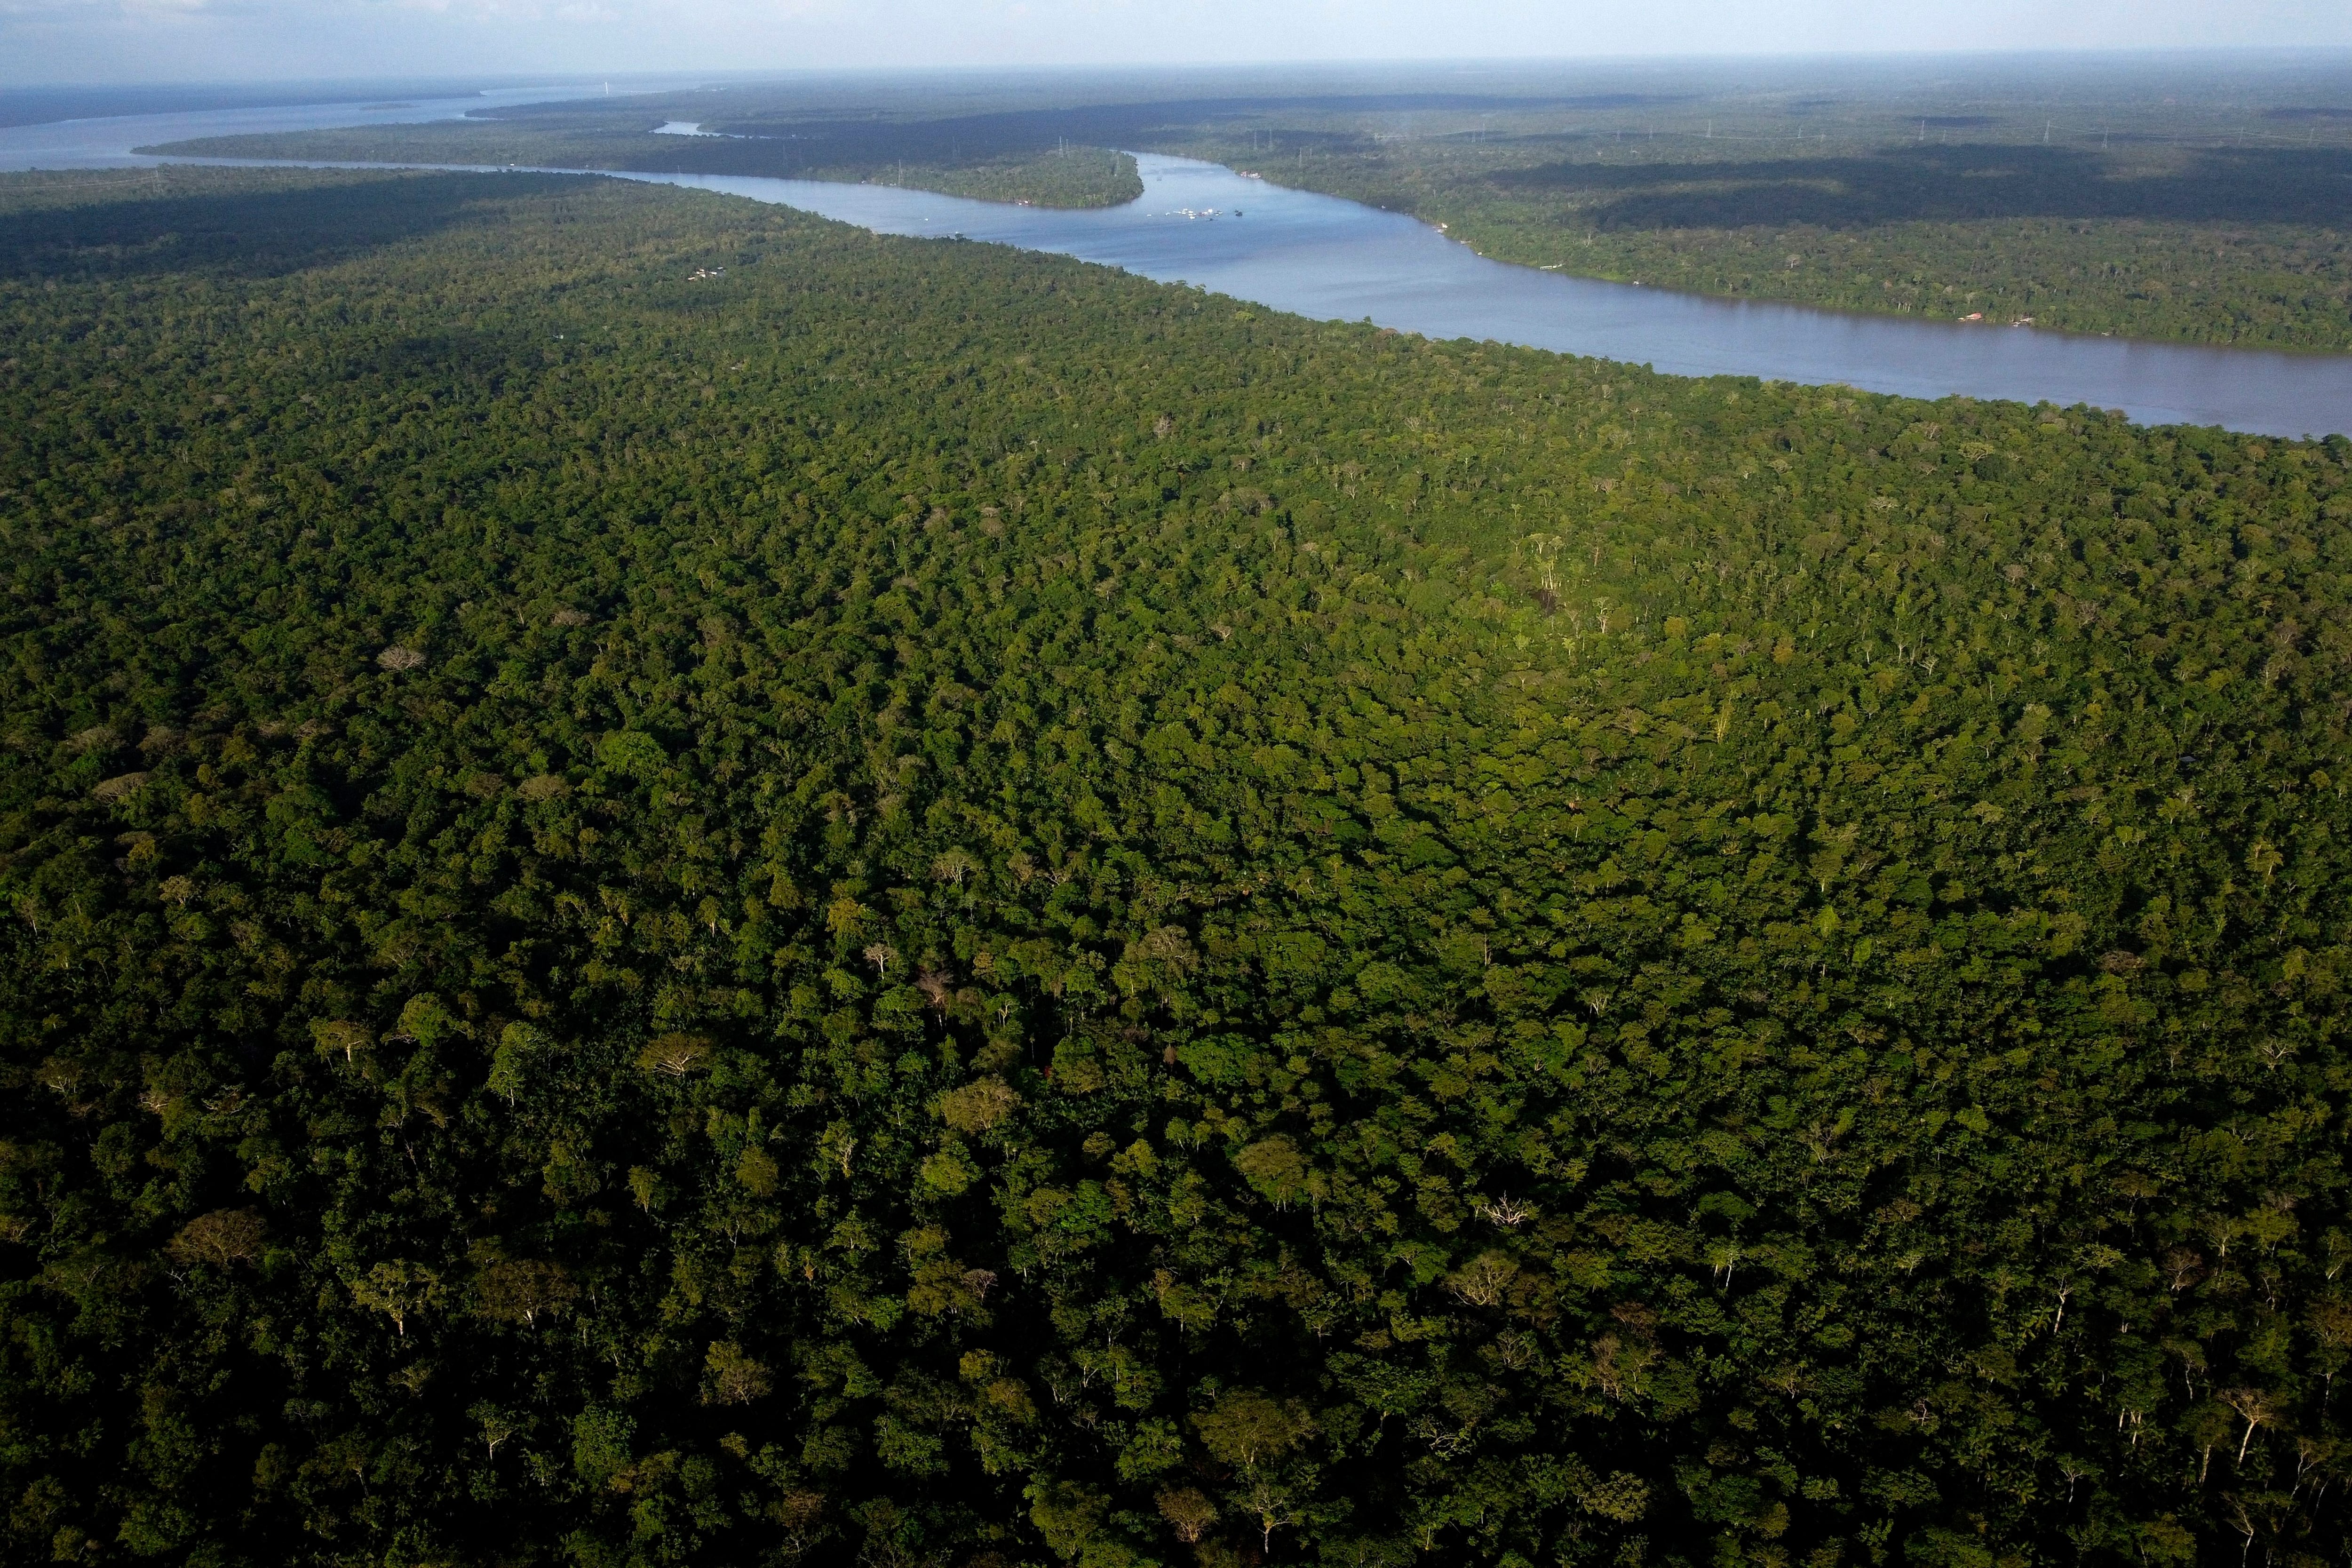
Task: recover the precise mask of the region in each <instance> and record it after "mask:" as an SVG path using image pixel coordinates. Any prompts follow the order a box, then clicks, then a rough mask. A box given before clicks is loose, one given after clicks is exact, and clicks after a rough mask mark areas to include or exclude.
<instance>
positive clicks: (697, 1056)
mask: <svg viewBox="0 0 2352 1568" xmlns="http://www.w3.org/2000/svg"><path fill="white" fill-rule="evenodd" d="M0 349H5V354H0V1530H5V1537H0V1539H5V1556H6V1559H7V1560H8V1561H10V1562H27V1563H30V1562H59V1563H129V1562H133V1561H169V1562H179V1563H202V1564H213V1565H219V1568H242V1565H245V1564H252V1565H255V1568H262V1565H267V1568H282V1565H285V1564H315V1565H318V1568H327V1565H330V1564H348V1563H448V1564H479V1565H482V1568H492V1565H498V1568H516V1565H523V1564H546V1565H549V1568H553V1565H555V1564H558V1563H570V1564H592V1565H598V1568H604V1565H613V1568H621V1565H637V1564H644V1565H647V1568H652V1565H656V1564H661V1565H667V1564H679V1565H684V1564H698V1565H699V1564H711V1565H721V1564H727V1565H732V1564H747V1565H748V1564H761V1565H775V1568H784V1565H789V1564H796V1563H808V1564H830V1563H861V1564H887V1565H892V1568H900V1565H903V1568H915V1565H919V1564H920V1565H929V1564H938V1565H940V1568H1031V1565H1035V1568H1055V1565H1058V1564H1073V1565H1076V1568H1143V1565H1146V1564H1162V1565H1171V1568H1172V1565H1176V1564H1191V1565H1192V1568H1254V1565H1261V1564H1263V1565H1269V1568H1271V1565H1281V1564H1301V1565H1305V1564H1319V1565H1325V1568H1405V1565H1407V1564H1415V1563H1428V1564H1431V1565H1432V1568H1435V1565H1438V1564H1445V1565H1454V1564H1481V1565H1492V1568H1527V1565H1533V1564H1544V1565H1561V1564H1568V1565H1573V1564H1584V1563H1592V1564H1689V1565H1692V1568H1698V1565H1701V1564H1707V1565H1717V1564H1735V1563H1755V1564H1769V1565H1772V1568H1786V1565H1789V1564H1793V1563H1802V1564H1806V1565H1809V1568H1831V1565H1836V1564H1853V1565H1856V1568H1860V1565H1864V1564H1871V1565H1875V1564H1882V1563H1885V1564H1894V1563H1901V1564H1906V1565H1907V1564H1920V1565H1928V1564H1934V1565H1950V1568H1990V1565H1994V1564H2010V1563H2057V1562H2066V1563H2083V1562H2087V1563H2115V1564H2117V1565H2122V1564H2126V1563H2129V1564H2148V1563H2178V1564H2189V1563H2210V1562H2240V1561H2242V1562H2245V1563H2254V1562H2257V1561H2259V1562H2262V1563H2273V1564H2317V1563H2329V1562H2335V1561H2338V1560H2340V1559H2341V1557H2342V1555H2343V1554H2344V1552H2345V1551H2346V1550H2347V1545H2352V1542H2347V1531H2346V1525H2345V1519H2346V1514H2345V1494H2346V1489H2347V1479H2352V1442H2347V1430H2352V1429H2347V1420H2352V1406H2348V1407H2347V1415H2343V1416H2339V1415H2336V1412H2335V1406H2334V1384H2335V1379H2336V1376H2337V1375H2338V1374H2339V1373H2342V1372H2343V1371H2344V1370H2345V1369H2346V1367H2347V1364H2352V1277H2347V1264H2352V1215H2347V1205H2352V1189H2348V1188H2347V1173H2346V1168H2345V1161H2344V1146H2345V1131H2346V1125H2347V1121H2346V1119H2347V1114H2352V1056H2347V1023H2352V940H2347V928H2346V918H2347V910H2352V803H2347V798H2346V789H2347V779H2352V702H2347V695H2346V694H2347V690H2352V669H2347V663H2352V531H2347V524H2352V442H2347V441H2346V440H2344V439H2342V438H2340V437H2339V438H2331V439H2330V440H2328V441H2326V442H2325V443H2301V442H2287V441H2272V440H2257V439H2250V438H2243V437H2232V436H2229V435H2225V434H2221V433H2219V432H2215V431H2210V430H2189V429H2143V428H2137V427H2134V426H2130V425H2127V424H2126V423H2124V422H2123V421H2121V420H2119V419H2116V418H2114V417H2111V416H2105V415H2103V414H2101V413H2099V412H2097V411H2095V410H2092V409H2087V408H2079V407H2078V408H2058V407H2040V408H2028V407H2024V406H2021V405H2001V404H1989V403H1979V402H1972V401H1969V400H1966V399H1958V398H1955V399H1949V400H1946V401H1943V402H1939V403H1933V404H1929V403H1918V402H1907V401H1903V400H1898V399H1893V398H1885V397H1875V396H1869V395H1857V394H1853V393H1851V392H1848V391H1843V390H1840V389H1811V388H1802V387H1795V386H1790V385H1785V384H1758V383H1756V382H1752V381H1738V380H1728V379H1727V380H1714V381H1677V380H1674V379H1671V378H1667V377H1662V376H1657V375H1653V374H1647V373H1644V372H1643V371H1641V370H1639V369H1634V368H1629V367H1626V366H1623V365H1617V364H1609V363H1595V362H1589V361H1579V360H1572V359H1564V358H1559V357H1556V356H1552V355H1548V354H1543V353H1534V352H1529V351H1518V350H1512V349H1507V348H1502V347H1497V346H1494V345H1478V344H1473V343H1466V342H1461V343H1433V342H1423V341H1420V340H1417V339H1414V338H1412V337H1410V336H1406V335H1402V334H1395V333H1387V332H1381V331H1377V330H1375V329H1373V328H1371V327H1369V326H1347V325H1326V324H1317V323H1311V322H1306V321H1297V320H1294V319H1287V318H1282V317H1276V316H1270V315H1268V314H1266V313H1265V312H1262V311H1258V310H1251V309H1247V308H1243V307H1238V306H1236V305H1235V304H1234V303H1233V302H1232V301H1230V300H1217V299H1213V298H1211V297H1208V296H1205V295H1203V294H1202V293H1200V292H1198V291H1195V290H1192V289H1183V288H1176V287H1161V286H1157V285H1153V284H1150V283H1147V282H1144V281H1142V280H1140V279H1135V278H1131V277H1127V276H1123V275H1120V274H1118V273H1115V272H1112V271H1110V270H1108V269H1102V268H1087V267H1084V266H1081V265H1078V264H1076V263H1073V262H1069V261H1066V260H1062V259H1057V258H1047V257H1041V256H1034V255H1026V254H1022V253H1018V252H1014V251H1012V250H1009V249H1005V248H1001V247H982V246H958V245H950V244H938V243H927V242H921V241H914V240H900V239H891V238H882V237H875V236H873V235H870V234H866V233H864V232H861V231H857V230H854V229H850V228H846V227H843V226H835V225H831V224H826V223H824V222H820V221H818V220H815V219H814V218H810V217H807V216H802V215H797V214H794V213H792V212H790V211H787V210H782V209H778V208H774V207H767V206H761V205H755V204H751V203H748V202H740V201H730V200H728V199H726V198H722V197H719V196H715V195H708V194H702V193H696V192H690V191H680V190H676V189H669V188H658V187H649V186H645V185H640V184H628V183H625V182H606V181H589V180H581V179H577V178H571V177H565V178H556V177H540V176H533V175H515V176H511V177H509V178H504V179H500V180H498V181H495V182H492V181H485V180H482V179H479V178H478V177H473V176H465V175H454V174H409V175H399V174H352V173H330V172H312V171H284V170H267V171H251V170H217V169H172V170H166V171H164V172H163V173H161V174H155V173H152V172H149V171H140V172H138V173H136V174H126V175H123V176H121V177H119V178H117V177H113V176H108V175H103V174H97V175H93V174H76V175H71V176H44V175H12V176H8V177H6V178H5V179H0Z"/></svg>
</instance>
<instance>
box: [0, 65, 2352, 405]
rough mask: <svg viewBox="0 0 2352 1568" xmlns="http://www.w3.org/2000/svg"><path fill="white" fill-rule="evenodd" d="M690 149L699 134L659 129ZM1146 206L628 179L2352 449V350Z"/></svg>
mask: <svg viewBox="0 0 2352 1568" xmlns="http://www.w3.org/2000/svg"><path fill="white" fill-rule="evenodd" d="M578 96H580V91H579V89H576V88H574V89H562V90H550V89H539V90H536V91H532V92H528V93H525V92H517V93H512V94H501V95H485V96H483V97H477V98H469V99H462V100H459V99H452V100H436V101H420V102H414V103H407V104H401V105H396V106H373V107H355V106H353V105H351V104H327V105H318V106H313V107H308V108H300V107H298V108H278V109H264V110H214V111H209V112H201V113H187V114H164V115H142V116H131V117H125V118H122V119H118V120H89V121H62V122H58V123H54V124H50V125H34V126H16V127H8V128H0V168H29V167H40V168H52V169H54V168H69V167H83V168H89V167H121V166H125V165H136V164H142V163H152V162H155V161H156V160H152V159H147V158H142V157H139V156H137V155H135V154H133V153H131V152H130V149H131V148H132V147H136V146H142V145H151V144H153V143H157V142H169V141H177V140H182V139H185V138H191V137H196V136H212V135H227V134H235V133H236V132H245V131H284V130H296V129H306V128H314V127H316V128H323V127H327V126H339V125H355V124H389V123H396V122H401V121H423V120H432V119H443V118H452V117H455V116H457V115H458V114H461V113H463V112H465V111H466V110H468V109H478V108H482V107H486V106H488V105H489V104H491V103H512V102H523V101H530V100H534V99H552V98H576V97H578ZM664 129H666V130H669V131H671V132H673V133H691V132H692V131H693V130H694V127H692V126H691V125H690V124H685V123H673V124H672V125H669V126H666V127H664ZM1137 162H1138V163H1139V166H1140V168H1141V170H1142V174H1143V181H1144V194H1143V195H1142V197H1141V199H1140V200H1138V201H1136V202H1133V203H1130V204H1129V205H1125V206H1119V207H1111V208H1105V209H1097V210H1092V211H1084V212H1070V211H1063V210H1057V209H1054V208H1047V207H1028V206H1016V205H1005V204H1002V203H995V202H980V201H971V200H966V199H963V198H960V197H955V196H943V195H936V194H933V193H931V192H928V191H917V190H908V189H902V188H899V187H897V186H892V185H877V184H866V185H853V184H835V183H832V182H825V181H812V180H778V179H760V178H751V177H743V176H731V175H698V174H646V173H625V174H619V176H618V177H621V178H625V179H635V180H646V181H653V182H656V183H660V184H677V185H685V186H690V187H693V188H696V189H700V190H709V191H717V192H721V193H725V194H728V195H737V196H743V197H748V198H750V199H751V200H754V201H763V202H774V203H779V204H782V205H787V206H792V207H795V208H799V209H802V210H803V211H807V212H812V213H817V214H821V215H823V216H826V217H830V218H836V219H839V220H841V221H843V222H845V223H851V224H856V225H858V226H863V227H866V228H868V229H872V230H875V231H877V232H879V233H885V234H895V235H909V236H917V237H933V238H942V239H944V238H948V237H954V236H961V237H965V238H967V239H970V240H975V241H985V242H992V243H996V244H1003V245H1012V246H1018V247H1024V248H1026V249H1031V250H1040V251H1051V252H1056V253H1059V254H1062V255H1066V256H1071V257H1076V258H1079V259H1081V260H1085V261H1090V262H1096V263H1099V264H1101V265H1104V266H1109V267H1118V268H1125V269H1126V270H1128V271H1129V272H1134V273H1137V274H1139V275H1141V276H1143V277H1146V278H1150V279H1158V280H1160V281H1162V282H1171V283H1177V282H1181V283H1188V284H1192V285H1193V286H1195V287H1198V288H1202V289H1209V290H1212V291H1213V292H1216V293H1220V294H1225V295H1230V296H1232V297H1234V298H1235V299H1238V300H1247V301H1251V302H1253V303H1256V304H1260V305H1264V306H1266V307H1269V308H1271V309H1274V310H1286V311H1291V312H1294V313H1296V314H1298V315H1302V316H1308V317H1314V318H1317V319H1320V320H1326V321H1373V322H1376V323H1378V324H1380V325H1381V326H1386V327H1394V328H1397V329H1398V330H1400V331H1412V332H1418V333H1422V334H1423V335H1425V336H1428V337H1433V338H1472V339H1480V340H1492V341H1495V342H1507V343H1517V344H1523V345H1525V346H1528V347H1531V348H1538V349H1549V350H1553V351H1556V352H1559V353H1574V354H1588V355H1592V356H1595V357H1599V358H1603V359H1612V360H1622V361H1628V362H1631V363H1641V364H1647V365H1650V366H1652V367H1653V368H1654V369H1656V370H1660V371H1664V372H1667V373H1670V374H1676V375H1742V376H1755V377H1759V378H1761V379H1765V380H1777V381H1789V382H1802V383H1811V384H1843V385H1848V386H1853V387H1858V388H1862V389H1864V390H1868V391H1872V392H1887V393H1895V394H1900V395H1906V396H1911V397H1922V398H1936V397H1943V396H1948V395H1964V396H1969V397H1981V398H2008V399H2015V400H2019V401H2022V402H2028V403H2043V402H2047V403H2054V404H2058V405H2075V404H2088V405H2093V406H2095V407H2101V408H2115V409H2120V410H2122V411H2123V412H2124V413H2125V414H2126V415H2127V416H2130V417H2131V418H2133V419H2135V420H2137V421H2139V422H2141V423H2144V424H2191V425H2218V426H2225V427H2228V428H2231V429H2234V430H2242V431H2248V432H2253V433H2260V434H2266V435H2278V436H2317V435H2326V434H2331V433H2339V432H2340V433H2347V434H2352V354H2347V353H2309V354H2305V353H2271V352H2266V351H2261V350H2251V349H2230V348H2210V347H2202V346H2194V345H2188V344H2179V343H2158V342H2137V341H2133V340H2129V339H2122V338H2105V337H2092V336H2084V335H2079V334H2074V333H2065V332H2054V331H2043V330H2041V329H2038V328H2033V327H2011V326H1999V325H1987V324H1979V323H1962V322H1954V321H1927V320H1923V319H1919V318H1913V317H1896V316H1868V315H1857V314H1849V313H1845V312H1841V311H1834V310H1813V309H1810V308H1807V307H1804V306H1797V305H1781V304H1770V303H1764V302H1759V301H1755V300H1721V299H1715V298H1710V297H1707V296H1703V295H1696V294H1684V293H1677V292H1675V291H1673V290H1670V289H1648V288H1643V287H1641V286H1639V285H1636V284H1621V283H1604V282H1600V281H1597V280H1594V279H1584V278H1576V277H1572V276H1570V275H1568V274H1565V273H1560V272H1547V271H1541V270H1538V269H1535V268H1525V267H1516V266H1511V265H1507V264H1505V263H1502V262H1496V261H1490V260H1488V259H1486V258H1483V257H1481V256H1478V255H1477V254H1475V252H1473V251H1472V250H1470V249H1469V247H1466V246H1464V245H1462V244H1459V243H1457V242H1455V241H1454V240H1452V239H1450V238H1448V237H1446V236H1445V235H1444V234H1443V233H1441V232H1439V231H1438V230H1437V229H1435V228H1433V227H1432V226H1429V225H1427V224H1425V223H1423V222H1421V221H1420V220H1418V219H1415V218H1412V217H1408V216H1404V215H1402V214H1400V213H1391V212H1384V211H1381V210H1379V209H1376V208H1372V207H1368V206H1364V205H1360V204H1358V203H1355V202H1349V201H1344V200H1341V199H1340V198H1339V197H1336V196H1327V195H1316V194H1314V193H1312V192H1307V191H1297V190H1291V189H1288V188H1286V187H1284V186H1282V185H1280V184H1276V183H1274V182H1272V181H1269V180H1263V179H1258V178H1255V177H1252V176H1249V175H1246V174H1240V173H1237V172H1235V171H1234V170H1232V169H1228V168H1224V167H1222V166H1220V165H1217V164H1213V163H1197V162H1193V161H1192V160H1189V159H1182V158H1170V157H1162V156H1158V155H1154V154H1142V155H1139V157H1138V159H1137ZM2347 336H2352V323H2347Z"/></svg>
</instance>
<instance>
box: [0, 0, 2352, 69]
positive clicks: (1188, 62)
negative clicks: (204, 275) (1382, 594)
mask: <svg viewBox="0 0 2352 1568" xmlns="http://www.w3.org/2000/svg"><path fill="white" fill-rule="evenodd" d="M2347 48H2352V7H2346V6H2342V5H2324V4H2316V3H2314V0H2254V3H2252V4H2247V5H2218V4H2211V3H2209V0H2156V3H2154V4H2145V3H2143V4H2126V3H2121V0H2097V3H2094V4H2086V5H2078V6H2075V7H2074V8H2073V9H2072V10H2070V11H2069V12H2068V13H2067V14H2065V15H2063V16H2056V15H2053V14H2052V13H2051V12H2050V11H2049V10H2048V9H2047V8H2046V7H2043V6H2041V5H2033V4H2028V3H2023V0H2000V3H1997V4H1993V5H1988V6H1985V7H1981V8H1979V10H1978V11H1976V12H1975V13H1973V14H1972V15H1971V16H1969V19H1968V21H1967V23H1966V24H1965V25H1964V26H1962V25H1956V24H1954V23H1952V22H1951V21H1949V20H1948V19H1947V18H1945V17H1942V16H1933V15H1928V14H1926V13H1922V12H1918V11H1916V10H1906V11H1903V12H1901V13H1894V14H1890V13H1888V12H1887V11H1885V9H1884V8H1882V7H1874V6H1870V5H1862V4H1857V3H1854V0H1783V3H1780V4H1775V5H1761V6H1758V5H1738V4H1734V3H1731V0H1661V3H1660V4H1657V5H1652V6H1648V7H1644V8H1642V9H1640V10H1639V11H1631V10H1626V9H1622V8H1619V9H1612V10H1607V11H1602V10H1601V9H1598V8H1585V7H1559V6H1551V7H1547V6H1538V5H1530V4H1525V3H1521V0H1467V3H1465V4H1461V5H1450V6H1446V7H1443V8H1438V7H1431V6H1428V5H1415V4H1410V3H1407V0H1372V3H1369V4H1356V5H1343V4H1339V3H1337V0H1322V3H1317V4H1300V5H1282V6H1276V7H1267V6H1264V5H1244V4H1241V3H1240V0H1178V3H1174V4H1169V5H1157V6H1153V7H1150V8H1149V9H1146V8H1143V7H1140V6H1137V5H1132V4H1130V3H1127V0H985V3H982V4H976V5H960V4H955V3H953V0H890V3H888V4H885V5H854V4H849V3H846V0H781V3H751V0H714V3H713V4H711V5H705V6H700V7H697V8H696V9H694V10H692V11H682V10H681V9H680V8H678V7H677V6H676V5H671V4H667V3H666V0H560V3H554V4H542V3H539V0H405V3H398V4H378V3H373V0H104V3H100V0H0V87H8V88H44V87H93V86H120V85H141V86H147V85H157V86H163V85H189V86H194V85H232V84H238V85H246V84H261V83H271V82H288V81H317V82H325V81H331V80H336V79H354V80H382V79H387V78H394V77H408V78H423V79H430V78H434V77H442V76H448V77H464V78H478V77H481V76H483V75H485V74H497V75H505V76H512V75H517V74H529V75H537V76H542V77H544V76H557V77H568V76H576V75H583V74H602V73H605V72H613V71H617V70H622V69H625V70H626V71H628V72H630V73H632V74H646V73H661V74H676V73H688V74H694V73H702V74H713V75H716V74H720V73H722V72H723V73H725V74H730V75H734V74H740V73H759V72H781V71H803V70H821V71H858V70H874V71H907V70H926V69H942V70H953V69H958V68H993V69H1004V68H1054V69H1114V70H1116V69H1132V68H1138V67H1167V68H1179V67H1202V68H1215V67H1237V66H1239V67H1248V66H1282V65H1299V66H1342V65H1384V66H1401V65H1409V64H1413V63H1421V62H1426V63H1431V64H1444V65H1450V66H1454V67H1456V68H1460V67H1462V66H1465V65H1467V64H1473V63H1479V62H1485V63H1491V64H1497V65H1509V64H1537V63H1551V64H1579V63H1591V64H1601V63H1607V62H1611V61H1627V62H1632V61H1643V60H1666V59H1710V58H1711V59H1727V60H1736V59H1750V58H1752V59H1774V58H1786V59H1802V58H1809V57H1811V58H1820V57H1855V58H1868V57H1874V56H1950V57H1954V58H1966V57H1969V56H1981V55H2007V54H2016V55H2058V54H2075V53H2132V54H2139V53H2147V54H2162V53H2177V52H2179V51H2184V50H2197V51H2220V50H2228V51H2288V52H2297V53H2304V52H2307V53H2312V54H2319V53H2323V52H2333V51H2336V50H2342V49H2347ZM362 62H364V64H363V65H362Z"/></svg>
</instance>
